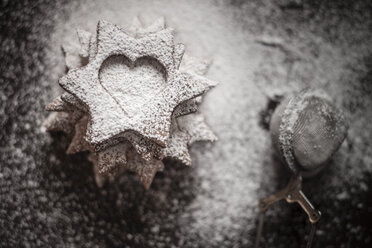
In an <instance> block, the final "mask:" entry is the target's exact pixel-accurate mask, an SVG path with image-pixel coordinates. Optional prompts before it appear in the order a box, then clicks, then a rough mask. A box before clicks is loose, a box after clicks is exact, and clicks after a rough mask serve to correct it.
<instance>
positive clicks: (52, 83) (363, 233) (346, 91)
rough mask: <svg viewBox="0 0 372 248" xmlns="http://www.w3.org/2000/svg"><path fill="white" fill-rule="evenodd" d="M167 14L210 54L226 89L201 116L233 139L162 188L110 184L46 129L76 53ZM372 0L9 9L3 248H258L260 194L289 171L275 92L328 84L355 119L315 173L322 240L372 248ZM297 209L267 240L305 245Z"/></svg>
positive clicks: (169, 176)
mask: <svg viewBox="0 0 372 248" xmlns="http://www.w3.org/2000/svg"><path fill="white" fill-rule="evenodd" d="M136 16H138V17H139V19H140V20H141V21H142V22H143V23H144V24H145V25H150V24H151V23H152V22H153V21H154V20H156V19H157V18H159V17H165V20H166V23H167V26H169V27H172V28H175V30H176V41H177V42H181V43H184V44H185V45H186V53H187V54H189V55H192V56H198V57H206V58H210V59H211V60H212V61H213V63H212V65H211V67H210V70H209V72H208V73H207V77H208V78H210V79H212V80H214V81H217V82H219V83H220V84H219V86H218V87H216V88H214V89H213V90H212V91H210V92H209V93H208V94H207V96H206V97H205V100H204V102H203V104H202V106H201V109H200V111H201V112H202V113H203V114H204V115H205V116H206V120H207V122H208V124H209V125H210V127H211V128H212V130H213V131H214V132H215V133H216V134H217V136H218V138H219V140H218V141H217V142H216V143H213V144H212V143H200V144H196V145H194V146H193V147H192V148H191V153H192V159H193V166H192V167H191V168H186V167H184V166H182V165H180V164H178V163H176V162H174V161H166V164H165V165H166V168H165V170H164V172H161V173H158V174H157V175H156V177H155V180H154V182H153V184H152V186H151V188H150V189H149V190H147V191H146V190H145V189H144V188H143V187H142V185H141V184H140V182H139V181H138V180H137V178H136V177H135V176H133V175H131V174H129V173H128V174H124V175H122V176H121V177H120V178H119V179H118V180H117V181H116V182H115V183H114V184H111V185H109V184H108V185H105V186H104V187H103V188H98V187H97V186H96V184H95V182H94V178H93V170H92V165H91V164H90V162H89V161H88V160H87V159H86V158H85V154H76V155H71V156H67V155H66V154H65V151H66V149H67V146H68V144H69V142H70V140H69V139H68V138H67V137H66V136H65V135H63V134H59V133H54V134H49V133H46V132H45V131H43V130H42V129H41V124H42V122H43V120H44V119H45V118H46V116H47V115H48V113H47V112H46V111H45V110H44V107H45V106H46V104H48V103H49V102H50V101H51V100H52V99H53V98H54V97H56V96H58V95H59V94H60V93H61V92H62V91H61V88H60V87H59V85H58V83H57V81H58V78H59V77H61V76H62V75H63V74H64V73H65V71H66V67H65V64H64V58H63V54H62V50H61V45H62V44H69V43H72V42H75V41H76V40H77V36H76V28H82V29H85V30H87V31H90V32H93V33H94V32H96V25H97V22H98V21H99V20H101V19H103V20H107V21H110V22H112V23H114V24H117V25H119V26H122V27H129V26H130V24H131V21H132V19H133V18H134V17H136ZM371 31H372V3H371V2H370V1H367V0H366V1H358V0H356V1H351V0H346V1H333V0H331V1H305V0H304V1H302V0H280V1H271V0H265V1H255V0H252V1H243V0H241V1H240V0H230V1H228V0H226V1H223V0H206V1H197V0H190V1H172V0H159V1H145V0H137V1H135V0H127V1H124V0H123V1H119V0H112V1H108V0H107V1H98V0H96V1H55V2H52V1H5V0H3V1H1V3H0V41H1V46H0V58H1V62H0V125H1V130H0V246H1V247H252V246H253V243H254V241H255V234H256V229H257V219H258V208H257V202H258V199H259V198H261V197H264V196H267V195H269V194H271V193H274V192H275V191H277V190H279V189H281V188H282V187H284V186H285V185H286V183H287V180H288V178H289V176H290V173H289V172H288V171H287V170H286V168H285V167H284V166H282V165H281V163H280V162H279V159H278V158H277V156H276V155H275V153H274V150H273V148H272V146H271V139H270V134H269V131H268V117H269V115H270V113H271V112H272V111H273V109H274V105H275V104H273V102H272V99H274V98H275V97H277V96H283V95H285V94H288V93H291V92H294V91H298V90H300V89H302V88H304V87H314V88H321V89H323V90H324V91H326V92H327V93H328V94H329V95H330V96H331V97H332V99H333V100H334V104H335V105H336V106H337V107H339V108H341V109H343V110H344V112H345V114H346V115H347V116H348V117H349V118H350V120H351V124H350V129H349V134H348V138H347V139H346V140H345V142H344V143H343V145H342V146H341V148H340V150H339V151H338V152H337V153H336V154H335V156H334V157H333V159H332V161H331V162H330V164H329V166H328V167H327V168H326V169H325V170H323V171H322V172H321V173H320V174H318V175H317V176H316V177H314V178H311V179H308V180H305V181H304V184H303V191H304V193H305V194H306V195H307V196H308V198H309V199H310V201H311V202H312V203H313V204H314V205H315V207H317V208H318V209H320V211H321V212H322V218H321V220H320V222H319V224H318V227H317V231H316V236H315V240H314V243H313V247H371V245H372V222H371V219H372V190H371V186H372V147H371V142H372V127H371V120H372V46H371V44H372V32H371ZM309 231H310V224H309V223H308V220H307V216H306V215H305V213H304V212H303V211H302V210H301V209H300V207H299V206H297V205H295V204H293V205H288V204H286V203H284V202H281V203H278V204H277V205H275V207H273V208H272V209H270V210H269V211H268V213H267V215H266V219H265V226H264V232H263V237H262V240H261V247H305V245H306V237H307V235H308V233H309Z"/></svg>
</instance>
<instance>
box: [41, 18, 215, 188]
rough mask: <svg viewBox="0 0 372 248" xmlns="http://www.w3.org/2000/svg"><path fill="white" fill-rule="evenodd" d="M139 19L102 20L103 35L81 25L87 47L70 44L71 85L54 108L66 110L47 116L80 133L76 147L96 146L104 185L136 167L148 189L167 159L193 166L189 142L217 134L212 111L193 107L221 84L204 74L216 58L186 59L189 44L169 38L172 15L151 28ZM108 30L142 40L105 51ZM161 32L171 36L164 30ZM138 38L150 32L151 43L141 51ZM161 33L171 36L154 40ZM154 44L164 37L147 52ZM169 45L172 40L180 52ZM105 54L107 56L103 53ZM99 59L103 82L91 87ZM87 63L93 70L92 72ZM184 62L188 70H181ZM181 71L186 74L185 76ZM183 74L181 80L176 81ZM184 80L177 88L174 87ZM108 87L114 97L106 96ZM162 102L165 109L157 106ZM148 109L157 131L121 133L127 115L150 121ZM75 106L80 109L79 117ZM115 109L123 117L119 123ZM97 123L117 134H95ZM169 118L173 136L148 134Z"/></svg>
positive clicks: (50, 126) (50, 124)
mask: <svg viewBox="0 0 372 248" xmlns="http://www.w3.org/2000/svg"><path fill="white" fill-rule="evenodd" d="M102 23H103V24H102ZM133 23H134V24H133V25H132V27H130V28H129V30H128V31H127V30H122V29H120V28H118V27H117V26H114V25H112V24H109V23H105V22H100V23H99V25H98V34H99V35H97V38H96V37H94V36H93V35H92V34H90V33H89V32H87V31H84V30H82V29H78V30H77V35H78V38H79V43H80V48H79V49H77V47H78V46H77V45H76V44H73V45H70V46H66V47H72V48H70V49H67V48H65V49H64V51H65V52H64V55H65V61H66V66H67V69H68V72H67V75H66V76H64V77H62V79H61V80H60V84H61V86H62V87H64V88H65V89H66V90H67V92H65V93H64V94H62V95H61V96H59V97H57V98H56V99H54V100H53V101H52V102H51V103H50V104H49V105H48V106H47V107H46V110H48V111H58V112H57V113H52V114H51V116H50V117H49V118H48V120H47V121H46V122H45V127H46V129H47V130H48V131H53V130H57V131H65V132H67V133H68V134H70V136H72V141H71V144H70V146H69V147H68V149H67V153H68V154H73V153H77V152H83V151H89V152H90V153H89V155H88V159H89V160H90V161H92V163H93V165H94V173H95V180H96V183H97V185H98V186H103V184H104V183H105V182H106V181H109V182H112V181H113V180H114V179H115V178H116V177H117V176H118V175H120V174H121V173H122V172H124V171H125V170H130V171H133V172H135V173H136V174H137V175H138V177H139V179H140V181H141V182H142V184H143V185H144V186H145V188H149V187H150V185H151V182H152V180H153V178H154V176H155V174H156V172H157V171H161V170H163V168H164V165H163V162H162V159H163V158H172V159H176V160H178V161H180V162H182V163H183V164H185V165H188V166H190V165H191V157H190V154H189V152H188V148H189V146H190V145H191V144H192V143H193V142H196V141H215V140H216V136H215V135H214V134H213V132H212V131H211V130H210V129H209V127H208V126H207V125H206V123H205V122H204V118H203V117H202V116H201V115H200V114H191V113H194V112H196V111H197V110H198V105H199V104H200V103H201V101H202V97H201V96H200V94H202V93H203V92H205V91H206V90H208V89H209V88H211V87H212V86H213V85H215V84H214V83H212V82H209V81H208V80H206V79H204V78H203V77H201V76H202V75H204V74H205V73H206V72H207V70H208V68H209V65H210V63H211V61H210V60H209V59H197V58H193V57H189V56H185V59H184V60H183V59H182V58H183V54H184V52H185V47H184V46H183V45H182V44H177V45H175V46H173V45H171V43H172V39H173V38H172V37H168V35H169V34H170V33H169V29H165V22H164V18H160V19H159V20H157V21H155V22H154V24H152V25H150V26H149V27H147V28H143V27H142V25H140V23H139V20H138V19H137V18H135V19H134V20H133ZM102 26H106V28H102ZM102 29H103V31H102ZM105 29H108V30H105ZM105 32H106V33H107V34H106V36H108V35H111V36H115V32H117V33H118V36H119V37H121V38H122V39H128V40H129V41H130V42H132V43H130V42H129V46H131V44H132V45H133V44H134V45H133V46H134V48H133V47H132V48H126V47H120V46H119V50H120V52H118V51H119V50H115V49H116V48H115V44H116V45H117V43H115V44H111V46H112V47H111V48H106V49H108V50H110V52H107V54H109V55H102V54H104V52H102V51H101V50H102V49H103V48H101V49H99V47H100V44H101V43H100V42H99V40H101V39H103V40H105V38H102V37H105V36H104V35H103V34H104V33H105ZM159 32H161V34H164V35H165V34H166V35H165V36H164V37H162V35H160V36H159ZM153 34H156V35H158V36H153ZM98 36H99V37H100V38H98ZM149 36H150V38H149ZM133 38H135V39H133ZM136 39H146V40H144V41H143V42H144V44H146V46H145V47H146V48H145V47H143V46H141V45H140V48H139V49H140V52H137V50H136V49H138V47H137V45H138V44H137V43H136V42H137V40H136ZM154 39H155V40H163V41H165V43H162V42H160V44H159V43H157V41H156V42H153V40H154ZM97 40H98V42H97ZM97 44H98V45H97ZM149 44H150V45H154V44H158V45H159V50H158V51H157V50H156V49H155V48H151V49H152V52H153V53H149V54H148V55H145V56H143V55H144V54H145V52H146V49H147V47H148V46H147V45H149ZM164 44H165V45H167V44H168V45H169V44H170V45H171V48H172V49H173V50H174V51H171V50H172V49H169V47H168V46H164ZM141 49H142V50H141ZM151 49H150V50H151ZM103 50H104V49H103ZM112 51H116V52H112ZM143 51H145V52H143ZM170 52H171V53H170ZM112 54H114V55H112ZM167 54H168V55H170V58H171V61H168V58H167V56H165V55H167ZM100 56H101V57H106V59H100V60H99V57H100ZM131 56H132V57H131ZM84 58H86V60H85V59H84ZM99 63H101V65H99ZM94 65H95V68H96V69H97V68H98V78H97V77H93V78H96V79H97V80H98V83H97V84H92V85H90V86H91V87H85V88H84V87H83V85H89V84H91V83H92V80H89V78H88V77H89V75H93V74H94V73H93V69H92V68H94ZM86 68H88V69H87V70H86V71H84V70H85V69H86ZM89 68H90V69H89ZM179 69H180V71H182V72H178V71H179ZM71 75H72V76H71ZM177 78H178V79H182V80H178V81H177ZM170 79H173V81H172V80H170ZM175 81H177V83H176V84H174V83H173V84H172V82H175ZM190 81H191V83H190ZM177 84H178V86H176V87H173V88H172V87H169V85H171V86H172V85H173V86H174V85H177ZM96 88H98V90H97V89H96ZM165 91H167V93H166V94H164V92H165ZM97 92H99V93H97ZM102 93H103V95H104V96H106V98H104V99H101V98H100V97H101V96H102V95H101V94H102ZM83 95H84V96H83ZM168 95H169V96H168ZM82 96H83V97H82ZM87 96H90V97H87ZM159 96H161V97H160V98H159ZM159 99H160V100H159ZM103 103H104V104H103ZM109 104H112V105H114V106H109ZM154 109H155V110H156V111H159V113H156V112H151V111H153V110H154ZM144 110H145V111H144ZM100 111H101V113H102V115H101V116H98V117H97V116H96V118H94V117H93V116H94V114H95V113H98V112H100ZM110 111H117V112H115V113H113V112H111V113H110ZM141 111H142V112H141ZM146 111H147V112H151V113H148V114H147V115H149V116H145V117H146V118H147V120H148V121H149V123H150V124H151V125H150V126H149V125H147V126H146V128H145V130H146V131H147V130H149V131H147V132H140V131H139V130H138V129H137V130H134V128H128V129H124V130H123V131H121V132H111V131H112V130H113V129H114V128H115V127H116V126H120V125H123V122H122V121H121V119H123V118H125V117H127V119H126V120H127V121H128V123H129V122H130V121H132V122H131V123H132V125H135V126H136V127H138V126H141V125H143V122H144V121H143V118H144V117H143V116H142V117H141V116H140V117H138V116H139V114H142V115H144V114H146ZM75 112H76V113H79V115H78V116H76V114H74V113H75ZM123 114H124V115H123ZM167 115H170V116H167ZM113 116H118V117H120V118H118V119H116V121H114V122H113V120H114V119H112V118H113ZM156 116H161V118H160V119H159V118H156ZM72 117H74V118H72ZM141 118H142V119H141ZM168 118H169V119H171V120H172V121H171V122H170V123H160V124H159V123H157V122H158V121H159V122H161V121H162V120H167V119H168ZM98 120H100V121H98ZM145 121H146V119H145ZM94 125H95V126H99V127H101V128H103V129H105V128H106V129H107V130H110V132H109V138H105V139H104V140H103V141H101V142H96V141H94V139H92V137H93V136H92V135H91V134H92V129H91V128H92V126H94ZM110 125H111V126H110ZM164 125H169V130H165V131H162V134H163V135H165V136H166V139H165V140H167V141H168V142H166V143H160V142H159V139H156V138H155V139H154V137H152V136H149V135H148V134H149V133H153V132H154V130H152V131H151V128H154V127H156V128H157V129H159V127H161V126H164ZM156 131H157V130H155V132H156ZM101 132H102V133H105V132H106V135H107V133H108V132H107V131H105V130H101ZM94 137H95V136H94ZM159 143H160V144H159Z"/></svg>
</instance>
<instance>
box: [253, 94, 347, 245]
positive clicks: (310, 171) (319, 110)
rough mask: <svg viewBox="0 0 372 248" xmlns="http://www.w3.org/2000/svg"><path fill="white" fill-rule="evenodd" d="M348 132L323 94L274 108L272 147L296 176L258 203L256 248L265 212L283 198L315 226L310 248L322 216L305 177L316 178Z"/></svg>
mask: <svg viewBox="0 0 372 248" xmlns="http://www.w3.org/2000/svg"><path fill="white" fill-rule="evenodd" d="M347 129H348V123H347V121H346V119H345V117H344V115H343V114H342V112H341V111H340V110H338V109H337V108H336V107H335V106H334V105H333V104H332V103H331V100H330V98H329V97H328V96H327V95H326V94H325V93H323V92H321V91H317V90H310V89H306V90H303V91H301V92H299V93H297V94H295V95H292V96H289V97H286V98H285V99H284V100H283V101H282V102H281V104H280V105H279V106H278V107H277V108H276V109H275V112H274V114H273V116H272V118H271V122H270V132H271V137H272V142H273V146H274V148H275V149H276V150H277V152H278V154H279V155H280V158H281V159H282V161H283V162H284V164H285V165H287V167H288V168H289V169H290V170H291V171H292V172H293V175H292V177H291V179H290V181H289V183H288V185H287V186H286V187H285V188H284V189H282V190H281V191H279V192H277V193H275V194H273V195H271V196H269V197H267V198H264V199H261V200H260V201H259V208H260V212H261V215H260V220H259V226H258V231H257V238H256V246H255V247H258V246H259V240H260V237H261V233H262V227H263V216H264V213H265V212H266V210H267V209H268V208H269V207H270V206H271V205H272V204H274V203H275V202H277V201H279V200H282V199H285V200H286V201H287V202H288V203H293V202H297V203H299V204H300V206H301V207H302V208H303V210H304V211H305V212H306V213H307V215H308V217H309V221H310V222H311V223H312V224H313V225H312V229H311V232H310V235H309V238H308V242H307V247H311V243H312V239H313V236H314V233H315V223H317V222H318V221H319V219H320V215H321V214H320V212H319V211H318V210H316V209H315V208H314V207H313V206H312V204H311V203H310V201H309V200H308V199H307V198H306V196H305V195H304V193H303V192H302V191H301V183H302V176H304V177H310V176H313V175H315V174H316V173H318V172H319V171H320V170H321V169H322V168H324V166H325V165H327V162H328V161H329V160H330V158H331V156H332V155H333V154H334V153H335V152H336V151H337V150H338V148H339V147H340V145H341V144H342V142H343V141H344V139H345V137H346V135H347Z"/></svg>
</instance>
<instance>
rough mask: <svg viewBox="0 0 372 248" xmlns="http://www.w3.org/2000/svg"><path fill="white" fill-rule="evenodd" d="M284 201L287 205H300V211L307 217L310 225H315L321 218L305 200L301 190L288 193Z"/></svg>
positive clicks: (318, 212)
mask: <svg viewBox="0 0 372 248" xmlns="http://www.w3.org/2000/svg"><path fill="white" fill-rule="evenodd" d="M286 200H287V202H288V203H294V202H297V203H298V204H300V206H301V207H302V209H303V210H304V211H305V212H306V214H307V215H308V216H309V220H310V222H311V223H312V224H315V223H316V222H318V221H319V219H320V216H321V213H320V211H319V210H316V209H315V208H314V207H313V205H312V204H311V203H310V201H309V200H308V199H307V198H306V196H305V195H304V193H303V192H302V191H301V190H293V191H291V192H289V194H288V195H287V197H286Z"/></svg>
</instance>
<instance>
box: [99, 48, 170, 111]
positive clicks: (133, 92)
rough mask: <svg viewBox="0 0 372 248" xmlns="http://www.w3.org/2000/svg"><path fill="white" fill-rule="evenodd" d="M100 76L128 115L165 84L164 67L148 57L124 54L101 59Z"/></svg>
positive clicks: (105, 86) (146, 102) (146, 101)
mask: <svg viewBox="0 0 372 248" xmlns="http://www.w3.org/2000/svg"><path fill="white" fill-rule="evenodd" d="M99 80H100V83H101V85H102V86H103V88H104V89H105V90H106V91H107V92H108V93H109V94H110V96H111V97H112V98H113V99H114V100H115V101H116V102H117V104H118V105H119V106H120V108H121V109H122V110H123V112H124V113H125V114H126V115H127V116H129V117H132V116H135V115H136V114H137V113H138V111H139V110H140V109H141V108H142V107H143V106H145V105H146V104H148V103H149V102H150V101H151V99H153V97H155V96H156V95H158V94H159V93H160V92H161V91H162V90H163V89H164V88H165V87H166V73H165V68H164V67H163V66H162V65H161V64H160V63H159V62H158V61H157V60H155V59H152V58H149V57H143V58H139V59H137V60H136V61H135V62H132V61H130V60H129V59H128V58H127V57H125V56H123V55H115V56H111V57H109V58H107V59H106V60H105V61H104V62H103V63H102V66H101V68H100V71H99Z"/></svg>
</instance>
